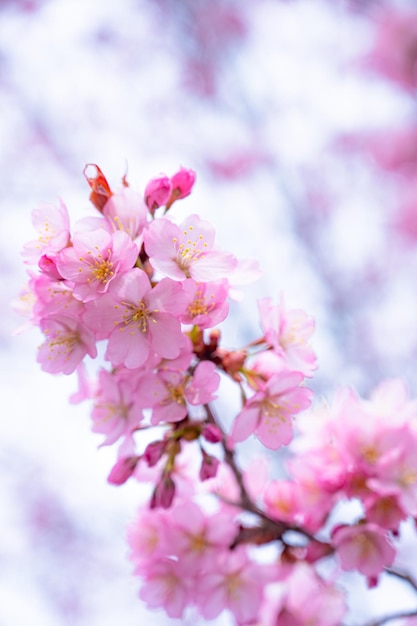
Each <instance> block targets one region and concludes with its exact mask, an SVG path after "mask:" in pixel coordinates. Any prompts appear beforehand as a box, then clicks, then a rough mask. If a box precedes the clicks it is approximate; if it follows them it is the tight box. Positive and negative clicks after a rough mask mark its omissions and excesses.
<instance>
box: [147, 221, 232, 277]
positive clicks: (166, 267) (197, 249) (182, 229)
mask: <svg viewBox="0 0 417 626" xmlns="http://www.w3.org/2000/svg"><path fill="white" fill-rule="evenodd" d="M214 235H215V229H214V227H213V226H212V225H211V224H210V223H209V222H207V221H205V220H202V219H200V217H199V216H198V215H190V216H189V217H187V218H186V219H185V220H184V221H183V222H182V223H181V224H180V225H179V226H176V225H175V224H174V223H173V222H171V221H170V220H168V219H166V218H160V219H157V220H154V221H153V222H152V223H151V224H150V226H149V227H148V228H147V229H146V230H145V232H144V241H145V250H146V253H147V254H148V255H149V259H150V262H151V264H152V267H153V268H154V269H155V270H156V271H158V272H161V274H163V275H164V276H167V277H169V278H171V279H172V280H178V281H183V280H184V279H185V278H193V279H194V280H196V281H202V282H207V281H214V280H218V279H219V278H223V277H225V276H227V275H228V274H229V273H230V272H231V271H232V270H233V269H234V268H235V267H236V264H237V260H236V258H235V257H234V256H233V255H232V254H230V253H227V252H221V251H219V250H216V249H214V248H213V245H214Z"/></svg>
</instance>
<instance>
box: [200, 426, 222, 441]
mask: <svg viewBox="0 0 417 626" xmlns="http://www.w3.org/2000/svg"><path fill="white" fill-rule="evenodd" d="M201 435H202V437H204V439H205V440H206V441H209V442H210V443H219V441H221V440H222V431H221V430H220V428H219V427H218V426H216V425H215V424H205V425H204V426H203V430H202V432H201Z"/></svg>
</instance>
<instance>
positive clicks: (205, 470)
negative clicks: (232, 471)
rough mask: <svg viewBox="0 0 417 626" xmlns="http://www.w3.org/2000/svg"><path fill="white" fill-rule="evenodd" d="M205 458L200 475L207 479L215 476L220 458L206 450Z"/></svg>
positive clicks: (201, 478)
mask: <svg viewBox="0 0 417 626" xmlns="http://www.w3.org/2000/svg"><path fill="white" fill-rule="evenodd" d="M202 453H203V460H202V462H201V467H200V472H199V477H200V480H207V479H208V478H214V477H215V476H216V474H217V468H218V467H219V460H218V459H216V457H215V456H211V455H210V454H207V452H205V451H204V450H202Z"/></svg>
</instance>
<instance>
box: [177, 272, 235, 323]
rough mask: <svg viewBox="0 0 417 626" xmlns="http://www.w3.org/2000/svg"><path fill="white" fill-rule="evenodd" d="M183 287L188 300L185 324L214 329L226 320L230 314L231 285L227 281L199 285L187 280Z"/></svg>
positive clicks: (183, 316)
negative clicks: (229, 297) (228, 297)
mask: <svg viewBox="0 0 417 626" xmlns="http://www.w3.org/2000/svg"><path fill="white" fill-rule="evenodd" d="M182 285H183V288H184V291H185V293H186V295H187V298H188V305H187V308H186V310H185V313H184V314H183V315H182V316H181V322H182V323H183V324H193V325H196V326H199V327H200V328H202V329H204V328H212V327H213V326H216V324H220V322H223V320H224V319H226V317H227V314H228V312H229V303H228V302H227V296H228V293H229V284H228V281H227V280H226V279H223V280H220V281H218V282H209V283H197V282H196V281H194V280H193V279H192V278H187V279H186V280H185V281H184V282H183V284H182Z"/></svg>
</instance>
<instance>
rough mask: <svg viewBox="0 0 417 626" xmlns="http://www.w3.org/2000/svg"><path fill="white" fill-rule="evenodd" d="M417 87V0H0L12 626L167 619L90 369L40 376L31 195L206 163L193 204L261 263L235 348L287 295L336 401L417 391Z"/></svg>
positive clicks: (94, 625) (1, 580) (4, 577)
mask: <svg viewBox="0 0 417 626" xmlns="http://www.w3.org/2000/svg"><path fill="white" fill-rule="evenodd" d="M416 89H417V9H416V7H415V4H414V3H413V2H406V1H403V2H401V1H398V2H395V1H394V0H391V1H389V0H387V1H371V0H368V1H366V0H362V1H361V0H356V1H354V0H350V1H348V0H344V1H343V0H328V1H327V0H292V1H291V0H286V1H284V0H281V1H280V0H209V1H208V0H119V2H117V3H116V2H110V1H106V0H104V1H103V0H71V1H69V0H1V1H0V182H1V189H0V220H1V228H0V271H1V283H0V289H1V292H0V293H1V306H2V315H1V317H0V348H1V361H0V365H1V374H2V376H1V383H0V384H1V397H2V404H3V407H2V419H1V421H0V424H1V436H0V463H1V468H2V471H1V473H0V494H1V502H2V505H1V508H0V527H1V529H2V537H1V539H0V598H1V599H0V626H6V625H7V626H9V625H10V624H16V625H18V624H25V626H55V625H58V626H61V625H62V626H67V625H70V624H71V625H73V626H84V625H87V624H88V625H89V626H98V625H99V624H100V626H113V625H114V624H116V623H123V624H124V626H130V625H132V626H133V624H138V623H140V620H141V619H142V620H143V619H146V623H147V624H150V625H151V624H157V623H158V624H161V623H165V622H166V620H165V618H164V616H163V614H162V613H158V612H152V613H148V612H145V613H144V608H143V607H142V606H141V604H140V602H139V600H138V599H137V597H136V596H137V590H138V584H139V583H138V580H137V579H134V578H133V576H132V574H131V566H130V564H129V562H128V560H127V554H126V552H127V548H126V544H125V527H126V523H127V521H128V520H129V519H130V518H131V516H132V515H133V514H134V511H135V509H136V507H137V505H138V503H139V501H140V498H139V495H140V494H139V487H138V485H130V484H127V485H124V486H123V487H121V488H115V487H111V486H110V485H108V484H107V483H106V477H107V474H108V472H109V470H110V468H111V466H112V464H113V463H114V460H115V458H114V455H115V451H114V450H103V449H101V450H100V451H97V446H98V444H99V443H100V441H99V440H98V439H97V436H94V435H93V434H92V433H91V432H90V422H89V407H88V406H87V405H76V406H70V405H69V404H68V398H69V396H70V395H71V394H72V393H74V392H75V391H76V387H77V382H76V380H75V377H69V378H66V377H54V378H52V377H51V376H50V375H48V374H46V373H43V372H41V371H40V368H39V367H38V365H37V364H36V362H35V358H36V348H37V345H38V344H39V343H40V333H39V331H37V330H31V331H29V332H26V333H23V334H18V335H14V334H13V332H14V330H15V329H16V328H17V327H18V326H19V325H20V324H21V323H22V320H21V319H20V318H19V317H18V316H17V315H16V314H15V313H14V312H13V310H12V308H11V307H10V303H11V302H12V301H13V300H16V299H17V298H18V295H19V292H20V290H21V288H22V287H23V285H24V284H25V282H26V279H27V277H26V274H25V267H24V266H23V263H22V259H21V257H20V251H21V249H22V246H23V245H24V243H26V242H27V241H29V240H31V239H33V237H34V231H33V229H32V225H31V210H32V209H33V208H35V207H36V206H37V204H38V203H39V202H41V201H42V202H53V203H55V202H56V201H57V199H58V198H59V197H61V198H62V199H63V200H64V202H65V203H66V205H67V207H68V209H69V212H70V216H71V219H72V220H73V221H75V219H76V218H79V217H83V216H86V215H92V214H93V212H94V209H93V207H92V205H90V203H89V201H88V195H89V188H88V185H87V183H86V180H85V178H84V176H83V173H82V172H83V168H84V165H85V164H86V163H96V164H98V165H99V166H100V168H101V169H102V170H103V172H104V174H105V175H106V177H107V178H108V180H109V182H110V185H111V186H117V185H118V184H119V183H120V181H121V179H122V177H123V176H124V175H125V174H127V179H128V181H129V182H130V184H131V185H132V186H133V187H135V188H137V189H139V190H142V191H143V189H144V187H145V185H146V183H147V181H148V180H149V179H150V178H151V177H152V176H156V175H158V174H159V173H161V172H164V173H166V174H168V175H171V174H173V173H174V172H175V171H176V170H177V169H178V168H179V166H181V165H182V166H184V167H189V168H192V169H194V170H195V171H196V172H197V183H196V186H195V188H194V191H193V193H192V195H191V196H190V197H189V198H187V199H186V200H184V201H182V202H181V206H179V205H178V209H175V210H176V211H177V215H178V216H179V217H181V216H185V215H187V214H188V213H192V212H198V213H199V214H200V215H201V216H202V217H204V218H206V219H208V220H210V221H211V222H212V223H213V224H214V225H215V226H216V228H217V242H218V244H219V246H221V247H222V248H226V249H228V250H231V251H232V252H234V253H235V254H236V255H237V256H238V257H240V258H256V259H258V261H259V263H260V266H261V268H262V270H263V275H262V278H261V279H260V280H259V281H258V282H257V283H255V284H253V285H250V286H248V287H247V288H245V290H244V293H245V297H244V300H243V301H242V302H241V303H235V304H234V305H233V306H232V310H231V316H230V319H229V320H227V321H226V322H225V323H224V324H223V326H222V328H223V331H222V332H223V341H224V344H225V345H226V346H228V347H239V346H240V345H242V344H244V343H245V342H247V341H248V340H250V339H253V338H254V337H256V336H258V334H259V332H260V328H259V323H258V318H257V305H256V301H257V298H259V297H264V296H271V297H272V298H273V299H274V300H275V302H277V301H278V298H279V295H280V293H281V292H282V293H283V294H284V295H285V299H286V303H287V306H288V307H289V308H303V309H305V310H306V311H307V312H308V313H309V314H310V315H312V316H313V317H314V318H315V320H316V334H315V338H314V347H315V350H316V352H317V355H318V361H319V369H318V371H317V373H316V375H315V377H314V380H313V382H312V387H313V388H314V390H315V391H316V392H317V393H318V394H324V395H326V394H328V393H331V391H332V390H334V389H335V388H336V387H337V386H339V385H345V384H348V385H354V386H355V387H356V388H357V389H358V390H359V392H360V393H362V394H365V395H366V394H367V393H368V392H369V390H370V389H371V388H372V387H373V386H374V385H375V384H376V383H378V382H379V381H380V380H382V379H384V378H386V377H397V376H400V377H403V378H405V380H406V381H407V383H408V385H409V387H410V391H411V393H414V394H415V392H416V390H417V379H416V374H415V363H416V350H417V324H416V319H417V289H416V279H417V183H416V176H415V174H416V171H417V106H416V100H415V97H416ZM399 601H400V602H402V598H401V597H400V600H399ZM407 601H408V600H405V602H406V603H407ZM401 606H403V607H405V608H407V606H408V605H406V604H405V605H404V604H402V605H401ZM368 610H369V611H370V607H368V605H367V601H366V600H364V601H363V603H362V606H361V608H360V610H359V613H356V618H357V623H361V620H362V621H364V620H365V619H366V617H367V615H368ZM171 623H172V621H171ZM181 623H185V622H184V620H183V621H182V622H181ZM193 623H195V621H194V622H193ZM218 623H220V621H219V622H218ZM222 623H223V622H222ZM224 623H228V622H227V620H226V621H224Z"/></svg>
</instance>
